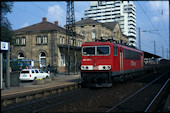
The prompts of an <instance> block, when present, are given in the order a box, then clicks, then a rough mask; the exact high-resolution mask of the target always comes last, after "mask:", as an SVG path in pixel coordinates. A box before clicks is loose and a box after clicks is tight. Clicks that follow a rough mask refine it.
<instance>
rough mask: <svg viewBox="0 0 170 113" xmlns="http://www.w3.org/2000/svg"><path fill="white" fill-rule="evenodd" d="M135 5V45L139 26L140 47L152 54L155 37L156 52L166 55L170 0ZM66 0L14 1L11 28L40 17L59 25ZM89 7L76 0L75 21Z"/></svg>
mask: <svg viewBox="0 0 170 113" xmlns="http://www.w3.org/2000/svg"><path fill="white" fill-rule="evenodd" d="M133 3H134V5H135V6H136V27H137V29H136V39H137V42H136V44H137V48H138V45H139V44H138V39H139V36H138V35H139V30H138V28H140V31H141V32H140V37H141V50H143V51H146V52H149V53H153V54H154V41H155V44H156V55H158V56H161V57H163V58H165V59H167V58H169V2H168V1H133ZM66 6H67V3H66V2H65V1H42V2H40V1H37V2H36V1H30V2H24V1H23V2H20V1H15V2H14V6H13V8H12V13H8V14H7V18H8V19H9V21H10V23H11V24H12V29H13V30H17V29H20V28H23V27H27V26H30V25H33V24H37V23H40V22H41V21H42V18H43V17H46V18H47V21H49V22H52V23H54V21H58V24H59V26H61V27H64V25H65V24H66ZM89 7H90V2H89V1H75V2H74V9H75V21H79V20H81V18H84V10H85V9H87V8H89Z"/></svg>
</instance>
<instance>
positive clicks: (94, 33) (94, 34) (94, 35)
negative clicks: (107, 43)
mask: <svg viewBox="0 0 170 113" xmlns="http://www.w3.org/2000/svg"><path fill="white" fill-rule="evenodd" d="M95 38H96V32H95V31H93V32H92V39H95Z"/></svg>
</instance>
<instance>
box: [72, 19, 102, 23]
mask: <svg viewBox="0 0 170 113" xmlns="http://www.w3.org/2000/svg"><path fill="white" fill-rule="evenodd" d="M84 24H101V23H100V22H97V21H96V20H92V19H90V18H87V19H82V20H80V21H78V22H75V25H84Z"/></svg>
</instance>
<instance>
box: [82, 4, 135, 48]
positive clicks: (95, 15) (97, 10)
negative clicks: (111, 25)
mask: <svg viewBox="0 0 170 113" xmlns="http://www.w3.org/2000/svg"><path fill="white" fill-rule="evenodd" d="M85 18H90V19H93V20H96V21H98V22H101V23H105V22H115V21H117V22H119V24H120V28H121V30H122V32H123V34H124V35H126V36H128V39H129V45H133V46H136V44H135V43H136V6H135V5H134V4H133V3H132V1H91V2H90V7H89V8H88V9H85Z"/></svg>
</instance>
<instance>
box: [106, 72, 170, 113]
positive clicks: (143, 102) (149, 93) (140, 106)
mask: <svg viewBox="0 0 170 113" xmlns="http://www.w3.org/2000/svg"><path fill="white" fill-rule="evenodd" d="M167 73H169V71H167V72H165V73H163V74H162V75H161V76H159V77H158V78H156V79H154V80H153V81H151V82H150V83H148V84H147V85H146V86H144V87H142V88H141V89H139V90H138V91H136V92H135V93H133V94H132V95H130V96H128V97H127V98H125V99H124V100H122V101H121V102H120V103H118V104H116V105H114V106H113V107H112V108H110V109H108V110H107V111H106V112H136V111H138V112H141V111H144V112H147V111H148V110H149V108H150V107H151V106H152V104H153V103H154V101H155V100H156V98H157V97H158V96H159V94H160V93H161V91H162V90H163V88H164V87H165V86H166V85H167V83H168V81H169V78H168V80H167V77H164V76H165V75H166V76H167ZM168 76H169V75H168ZM165 80H167V81H165ZM164 81H165V82H164ZM162 83H165V84H164V85H162ZM155 85H156V88H155ZM159 89H160V90H159ZM157 92H158V93H157ZM154 95H156V96H154ZM152 98H153V99H152ZM149 102H150V103H149ZM134 103H135V104H134Z"/></svg>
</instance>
